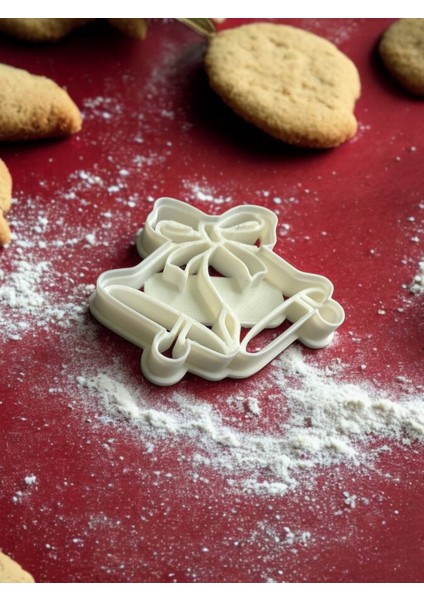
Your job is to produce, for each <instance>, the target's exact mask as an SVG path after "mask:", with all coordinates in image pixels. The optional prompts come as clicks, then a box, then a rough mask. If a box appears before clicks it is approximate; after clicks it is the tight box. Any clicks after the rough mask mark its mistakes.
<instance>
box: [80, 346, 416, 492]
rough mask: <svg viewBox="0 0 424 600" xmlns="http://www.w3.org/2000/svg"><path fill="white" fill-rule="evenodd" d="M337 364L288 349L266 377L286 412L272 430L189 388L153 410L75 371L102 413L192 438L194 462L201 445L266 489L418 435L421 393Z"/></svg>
mask: <svg viewBox="0 0 424 600" xmlns="http://www.w3.org/2000/svg"><path fill="white" fill-rule="evenodd" d="M340 369H341V365H340V364H339V363H337V362H336V363H334V364H333V365H330V366H328V367H327V368H326V369H324V370H322V369H320V368H319V367H317V366H314V365H313V364H312V363H310V362H309V361H308V360H307V359H305V357H304V355H303V354H302V352H301V350H300V349H299V348H296V347H292V348H290V349H288V350H287V351H286V352H285V353H284V354H283V356H282V357H280V358H279V359H278V360H277V361H276V363H275V364H274V366H273V370H272V373H271V377H272V379H273V382H274V385H275V386H276V389H277V390H278V391H277V393H276V394H274V395H273V398H272V402H279V403H285V404H286V406H287V408H288V411H289V416H288V418H287V419H286V420H284V419H281V422H280V423H279V424H278V431H277V432H276V433H272V434H270V433H259V432H258V433H252V432H251V431H244V430H242V429H240V428H238V427H235V426H233V425H231V424H227V423H226V422H225V418H224V416H223V415H221V414H220V413H219V411H218V410H216V409H214V408H213V406H211V404H207V403H201V402H199V401H197V400H196V398H194V397H193V396H191V395H190V394H184V395H183V394H180V393H177V392H173V393H172V394H171V398H170V401H169V403H168V405H167V406H168V407H167V408H162V409H160V410H158V409H154V410H153V409H152V408H151V406H149V402H148V399H146V398H145V397H142V396H141V395H140V393H139V392H137V390H136V389H135V388H131V387H130V386H129V385H127V384H125V383H123V382H120V381H117V380H115V379H113V378H111V377H110V376H109V375H107V374H98V375H95V376H91V377H83V376H79V377H78V383H79V384H80V385H81V386H82V387H83V388H85V389H87V390H88V391H89V392H90V393H91V394H92V395H95V396H99V397H100V399H101V401H102V404H103V407H104V410H105V411H106V413H107V414H109V415H114V414H115V415H121V416H122V415H123V416H124V417H125V418H126V419H127V420H128V422H129V423H130V424H131V426H132V427H134V428H136V429H137V430H138V431H139V432H140V435H141V436H142V437H143V438H144V437H147V438H148V439H150V436H153V437H154V436H155V435H156V436H163V435H164V434H166V435H168V436H171V437H180V436H183V435H185V436H189V437H190V438H193V439H195V440H196V442H197V444H198V450H197V453H196V455H195V456H193V467H194V468H197V467H198V465H199V464H200V462H201V461H200V460H199V452H201V453H203V457H204V462H205V464H208V465H209V466H213V467H215V468H216V469H218V470H219V471H220V472H225V473H227V474H228V479H229V482H230V485H234V486H236V487H238V488H241V489H242V490H244V491H246V492H249V493H267V494H271V495H272V494H284V493H287V492H288V491H290V490H291V489H294V488H295V487H297V486H298V485H299V484H300V483H301V481H303V480H304V479H305V476H306V477H307V478H308V479H309V480H311V478H313V476H314V473H315V471H316V469H317V467H319V466H329V465H339V464H345V463H347V464H349V465H351V466H352V467H353V468H357V467H361V466H365V467H367V468H372V465H373V461H374V459H375V458H376V457H377V456H378V455H379V454H380V453H381V452H384V451H386V450H387V442H388V440H392V441H395V442H397V443H403V444H405V443H406V442H405V441H408V442H409V443H413V442H414V441H415V442H420V443H422V442H424V402H423V401H424V396H423V395H420V394H416V395H414V396H406V397H402V398H393V397H391V396H390V395H388V394H387V393H383V392H381V391H378V390H377V389H375V388H373V387H372V386H371V385H370V384H364V383H361V384H358V383H349V382H346V381H344V380H340V379H339V376H338V373H339V371H340ZM238 399H239V400H240V392H238ZM246 403H247V406H248V410H250V411H251V412H254V413H255V411H256V408H255V407H257V400H255V399H252V398H249V397H248V398H246ZM252 408H253V411H252ZM258 413H259V411H258V412H257V414H258ZM371 439H372V440H373V449H372V451H371V449H370V444H369V443H368V442H369V441H370V440H371ZM376 440H379V444H378V445H377V446H376V445H375V441H376ZM237 475H240V476H241V477H240V479H239V480H238V479H237V477H236V476H237Z"/></svg>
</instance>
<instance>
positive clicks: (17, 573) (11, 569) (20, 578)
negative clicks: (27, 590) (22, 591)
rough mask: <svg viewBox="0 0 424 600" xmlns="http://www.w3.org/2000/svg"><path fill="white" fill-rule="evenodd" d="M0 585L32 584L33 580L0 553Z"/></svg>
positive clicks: (16, 564)
mask: <svg viewBox="0 0 424 600" xmlns="http://www.w3.org/2000/svg"><path fill="white" fill-rule="evenodd" d="M0 583H34V578H33V577H32V575H30V574H29V573H27V572H26V571H24V570H23V569H22V567H21V566H20V565H18V563H17V562H15V561H14V560H12V559H11V558H9V556H6V554H3V552H0Z"/></svg>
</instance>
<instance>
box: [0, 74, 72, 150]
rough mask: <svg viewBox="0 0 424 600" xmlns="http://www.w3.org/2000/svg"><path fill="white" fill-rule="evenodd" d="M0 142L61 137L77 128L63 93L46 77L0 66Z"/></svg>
mask: <svg viewBox="0 0 424 600" xmlns="http://www.w3.org/2000/svg"><path fill="white" fill-rule="evenodd" d="M0 106H1V111H0V141H15V140H35V139H40V138H48V137H61V136H66V135H70V134H73V133H76V132H78V131H79V130H80V129H81V115H80V112H79V110H78V108H77V106H76V105H75V103H74V102H73V101H72V100H71V98H70V97H69V95H68V94H67V92H66V91H65V90H64V89H62V88H61V87H59V86H58V85H57V84H56V83H55V82H54V81H52V80H51V79H48V78H47V77H41V76H38V75H32V74H31V73H28V71H24V70H23V69H16V68H14V67H10V66H8V65H2V64H0Z"/></svg>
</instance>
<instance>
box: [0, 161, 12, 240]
mask: <svg viewBox="0 0 424 600" xmlns="http://www.w3.org/2000/svg"><path fill="white" fill-rule="evenodd" d="M11 204H12V177H11V175H10V173H9V170H8V168H7V167H6V165H5V164H4V162H3V161H2V160H1V159H0V246H3V245H4V244H8V243H9V242H10V229H9V223H8V222H7V221H6V215H7V213H8V212H9V209H10V205H11Z"/></svg>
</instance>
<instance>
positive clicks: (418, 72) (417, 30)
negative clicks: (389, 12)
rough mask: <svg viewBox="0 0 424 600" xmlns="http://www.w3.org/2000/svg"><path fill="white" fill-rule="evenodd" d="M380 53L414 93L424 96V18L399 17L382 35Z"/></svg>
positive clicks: (391, 70) (390, 69)
mask: <svg viewBox="0 0 424 600" xmlns="http://www.w3.org/2000/svg"><path fill="white" fill-rule="evenodd" d="M379 51H380V56H381V58H382V60H383V62H384V64H385V65H386V67H387V69H388V70H389V71H390V73H391V74H392V75H393V77H394V78H395V79H397V80H398V81H399V83H400V84H401V85H402V86H403V87H404V88H405V89H407V90H408V91H409V92H411V93H412V94H417V95H419V96H424V19H399V21H396V22H395V23H393V25H391V26H390V27H389V28H388V29H387V31H386V32H385V33H384V34H383V37H382V38H381V41H380V46H379Z"/></svg>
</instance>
